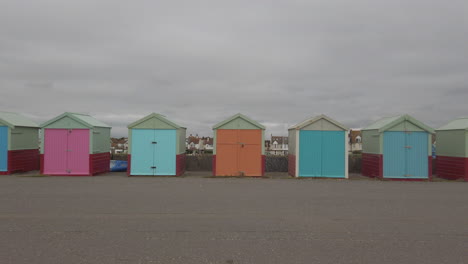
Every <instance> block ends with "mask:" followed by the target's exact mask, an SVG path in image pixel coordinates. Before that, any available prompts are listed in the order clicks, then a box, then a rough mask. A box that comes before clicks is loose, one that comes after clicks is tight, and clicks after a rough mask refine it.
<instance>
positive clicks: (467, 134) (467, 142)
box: [465, 131, 468, 157]
mask: <svg viewBox="0 0 468 264" xmlns="http://www.w3.org/2000/svg"><path fill="white" fill-rule="evenodd" d="M465 157H468V131H465Z"/></svg>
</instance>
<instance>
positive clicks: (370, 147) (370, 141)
mask: <svg viewBox="0 0 468 264" xmlns="http://www.w3.org/2000/svg"><path fill="white" fill-rule="evenodd" d="M382 137H383V136H382V134H380V133H379V131H378V130H363V131H362V152H364V153H371V154H382V148H381V146H382V140H381V138H382Z"/></svg>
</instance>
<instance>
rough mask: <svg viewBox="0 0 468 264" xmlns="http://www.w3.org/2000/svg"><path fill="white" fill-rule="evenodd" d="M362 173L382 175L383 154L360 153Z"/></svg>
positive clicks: (373, 175) (370, 175)
mask: <svg viewBox="0 0 468 264" xmlns="http://www.w3.org/2000/svg"><path fill="white" fill-rule="evenodd" d="M361 166H362V175H363V176H367V177H379V178H382V177H383V155H381V154H369V153H362V165H361Z"/></svg>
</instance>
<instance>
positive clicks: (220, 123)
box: [213, 113, 265, 129]
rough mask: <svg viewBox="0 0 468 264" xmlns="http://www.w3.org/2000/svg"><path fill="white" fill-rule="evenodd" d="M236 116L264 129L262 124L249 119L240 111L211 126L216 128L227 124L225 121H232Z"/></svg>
mask: <svg viewBox="0 0 468 264" xmlns="http://www.w3.org/2000/svg"><path fill="white" fill-rule="evenodd" d="M237 118H240V119H242V120H244V121H246V122H248V123H250V124H252V125H253V126H256V127H258V128H259V129H265V127H264V126H263V125H262V124H260V123H258V122H257V121H254V120H252V119H250V118H249V117H247V116H245V115H243V114H240V113H238V114H235V115H233V116H232V117H230V118H228V119H226V120H224V121H222V122H219V123H218V124H216V125H214V126H213V129H217V128H219V127H222V126H223V125H225V124H227V123H229V122H231V121H233V120H235V119H237Z"/></svg>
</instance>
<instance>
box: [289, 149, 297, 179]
mask: <svg viewBox="0 0 468 264" xmlns="http://www.w3.org/2000/svg"><path fill="white" fill-rule="evenodd" d="M288 174H289V175H290V176H292V177H296V156H295V155H291V154H289V155H288Z"/></svg>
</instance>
